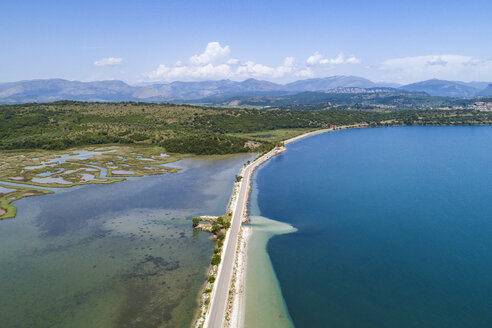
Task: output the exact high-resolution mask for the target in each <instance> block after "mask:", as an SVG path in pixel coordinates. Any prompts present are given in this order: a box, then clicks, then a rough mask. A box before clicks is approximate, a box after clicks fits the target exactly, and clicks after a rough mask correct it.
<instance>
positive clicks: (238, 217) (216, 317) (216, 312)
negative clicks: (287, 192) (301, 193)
mask: <svg viewBox="0 0 492 328" xmlns="http://www.w3.org/2000/svg"><path fill="white" fill-rule="evenodd" d="M281 151H283V149H278V148H275V149H273V150H271V151H270V152H268V153H267V154H265V155H263V156H262V157H260V158H258V159H257V160H256V161H254V162H252V163H250V164H248V165H247V166H246V167H245V169H244V171H243V178H242V180H241V181H242V182H241V187H240V189H239V193H238V196H237V202H236V207H235V208H234V209H233V215H232V220H231V227H230V228H229V231H228V237H227V240H226V243H225V245H224V247H225V249H224V253H223V258H222V263H221V266H222V267H221V268H220V271H219V275H218V277H217V280H216V281H215V283H216V290H215V293H214V294H213V295H212V303H211V308H210V313H209V315H208V316H207V319H206V321H205V327H209V328H220V327H223V326H224V318H225V312H226V307H227V301H228V298H229V286H230V285H231V278H232V272H233V268H234V259H235V255H236V248H237V242H238V233H239V230H240V228H241V221H242V219H243V214H244V213H245V209H246V206H247V205H248V196H249V184H250V183H251V174H252V172H253V171H254V169H255V168H256V167H258V166H259V165H261V164H262V163H263V162H265V161H266V160H268V159H269V158H270V157H272V156H274V155H276V154H277V153H279V152H281Z"/></svg>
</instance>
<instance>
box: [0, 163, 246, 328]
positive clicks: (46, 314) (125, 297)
mask: <svg viewBox="0 0 492 328" xmlns="http://www.w3.org/2000/svg"><path fill="white" fill-rule="evenodd" d="M250 159H252V156H250V155H247V156H236V157H228V158H222V159H209V160H184V161H181V162H180V163H179V166H180V167H183V168H184V170H182V171H181V172H179V173H176V174H165V175H159V176H149V177H142V178H131V179H129V180H127V181H125V182H119V183H115V184H112V185H91V186H83V187H74V188H69V189H64V190H61V191H58V192H57V193H56V194H54V195H47V196H41V197H32V198H26V199H23V200H21V201H18V202H16V205H17V206H18V208H19V212H18V216H17V218H15V219H10V220H3V221H0V326H1V327H71V328H72V327H75V328H76V327H103V328H104V327H118V328H119V327H142V328H144V327H187V326H188V325H189V324H190V322H191V321H192V319H193V314H194V310H195V308H196V297H197V294H198V291H199V288H200V287H201V285H202V284H203V282H204V281H205V279H206V277H205V271H206V268H207V267H208V265H209V263H210V258H211V256H212V253H213V243H212V241H211V240H210V238H209V235H208V234H206V233H201V232H200V233H194V231H193V229H192V225H191V217H193V216H195V215H200V214H215V215H220V214H223V213H224V211H225V207H226V205H227V202H228V200H229V197H230V194H231V190H232V184H233V181H234V177H235V175H236V174H237V172H238V171H239V169H240V167H241V166H242V165H243V164H244V163H245V162H246V161H247V160H250Z"/></svg>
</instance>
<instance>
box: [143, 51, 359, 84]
mask: <svg viewBox="0 0 492 328" xmlns="http://www.w3.org/2000/svg"><path fill="white" fill-rule="evenodd" d="M230 53H231V50H230V48H229V46H227V45H225V46H221V45H220V43H219V42H209V43H208V44H207V46H206V48H205V50H204V52H203V53H201V54H197V55H194V56H191V57H190V58H189V61H188V63H183V62H182V61H178V62H176V64H174V65H169V66H168V65H164V64H161V65H159V66H158V67H157V69H156V70H154V71H152V72H150V73H148V74H146V77H147V79H149V80H151V81H173V80H181V81H193V80H208V79H233V80H242V79H247V78H260V79H270V80H283V81H285V80H292V79H294V78H303V77H304V78H305V77H313V76H315V75H316V72H315V71H314V70H313V68H312V67H309V66H310V65H308V66H306V65H302V66H298V65H296V61H295V58H294V57H291V56H288V57H285V59H284V61H283V63H282V64H280V65H278V66H269V65H264V64H261V63H256V62H254V61H251V60H247V61H241V60H239V59H237V58H229V55H230ZM315 55H316V56H318V54H315ZM320 56H321V55H320ZM310 58H311V57H310ZM327 60H329V61H332V62H333V63H338V62H340V61H341V62H343V63H354V62H358V59H357V58H355V57H348V58H346V57H345V56H344V55H343V54H341V55H339V57H337V58H335V59H325V58H323V57H322V56H321V57H320V58H319V60H318V59H316V61H317V63H318V64H323V63H325V62H326V61H327ZM311 61H313V60H311ZM309 62H310V59H308V63H309Z"/></svg>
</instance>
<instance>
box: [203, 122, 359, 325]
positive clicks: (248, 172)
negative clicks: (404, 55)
mask: <svg viewBox="0 0 492 328" xmlns="http://www.w3.org/2000/svg"><path fill="white" fill-rule="evenodd" d="M368 126H369V125H368V124H367V123H359V124H353V125H342V126H335V127H332V128H327V129H321V130H316V131H311V132H308V133H304V134H301V135H299V136H296V137H293V138H290V139H287V140H285V141H284V142H283V145H287V144H289V143H291V142H295V141H297V140H300V139H303V138H306V137H309V136H313V135H317V134H321V133H325V132H331V131H335V130H342V129H354V128H365V127H368ZM286 150H287V149H286V148H285V147H284V146H282V147H275V148H274V149H272V150H271V151H269V152H268V153H266V154H264V155H262V156H260V157H258V158H257V159H256V160H254V161H253V162H251V163H249V164H247V165H245V166H244V167H243V168H242V169H241V170H240V172H239V175H240V176H242V177H243V179H242V180H241V181H240V182H238V183H236V184H235V186H234V190H233V195H232V197H231V200H230V203H229V204H230V205H229V211H232V212H233V218H232V221H231V228H230V229H229V230H228V231H227V235H226V238H225V242H224V246H225V247H224V249H223V252H222V254H221V255H222V259H223V260H222V261H221V263H220V264H219V267H218V270H217V280H216V283H215V284H214V286H213V289H212V292H211V295H210V306H209V307H208V309H207V310H206V311H205V314H204V316H205V318H204V319H203V321H201V322H199V323H197V325H196V326H203V327H213V328H214V327H243V326H244V319H245V315H246V312H245V304H246V297H245V296H246V275H247V262H248V244H249V240H250V239H251V237H252V235H253V231H254V229H253V228H252V227H248V226H244V225H242V223H243V222H248V204H249V198H250V194H251V179H252V176H253V173H254V171H255V170H256V168H258V167H259V166H260V165H262V164H263V163H265V162H266V161H268V160H269V159H270V158H272V157H273V156H276V155H278V154H280V153H282V152H284V151H286ZM233 227H236V231H233ZM231 231H232V235H233V237H231ZM287 232H290V231H287ZM284 233H285V232H284ZM231 256H232V258H230V257H231ZM226 260H229V263H227V264H225V265H224V263H225V262H226ZM224 267H226V268H224ZM225 270H228V271H230V272H226V273H224V271H225ZM225 284H226V285H225ZM219 288H221V290H220V291H219V292H218V289H219ZM224 290H225V292H224ZM218 293H220V294H221V298H222V299H221V300H220V301H217V298H218V297H217V295H218ZM224 293H225V296H224ZM224 297H226V298H227V300H226V302H225V303H226V304H219V303H223V302H224V300H223V298H224ZM282 301H283V300H282ZM211 317H213V318H211Z"/></svg>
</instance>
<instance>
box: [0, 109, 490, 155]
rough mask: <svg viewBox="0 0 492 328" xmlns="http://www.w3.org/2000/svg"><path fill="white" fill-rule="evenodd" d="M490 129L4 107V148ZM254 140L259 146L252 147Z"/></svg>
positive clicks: (305, 114)
mask: <svg viewBox="0 0 492 328" xmlns="http://www.w3.org/2000/svg"><path fill="white" fill-rule="evenodd" d="M491 122H492V114H489V113H487V112H474V111H415V110H407V111H387V112H367V111H354V110H351V111H340V110H312V111H299V110H258V109H230V108H210V107H200V106H188V105H172V104H153V103H133V102H129V103H84V102H72V101H61V102H55V103H48V104H22V105H4V106H0V149H3V150H9V149H34V148H42V149H65V148H70V147H75V146H84V145H94V144H110V143H124V144H132V143H142V144H156V145H161V146H163V147H164V148H165V149H166V150H167V151H169V152H177V153H194V154H225V153H237V152H247V151H251V150H254V151H264V150H266V149H269V148H271V147H273V144H274V142H276V141H279V140H282V139H284V138H285V137H286V136H292V135H296V134H300V133H302V132H305V131H309V130H315V129H320V128H327V127H330V126H337V125H345V124H353V123H367V124H370V125H372V126H381V125H413V124H417V125H434V124H453V125H455V124H456V125H459V124H474V125H475V124H489V123H491ZM279 131H282V133H280V132H279ZM251 140H252V141H256V142H255V143H247V141H251ZM251 144H254V146H251Z"/></svg>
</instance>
